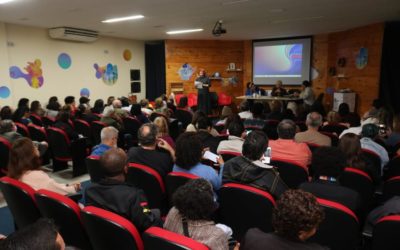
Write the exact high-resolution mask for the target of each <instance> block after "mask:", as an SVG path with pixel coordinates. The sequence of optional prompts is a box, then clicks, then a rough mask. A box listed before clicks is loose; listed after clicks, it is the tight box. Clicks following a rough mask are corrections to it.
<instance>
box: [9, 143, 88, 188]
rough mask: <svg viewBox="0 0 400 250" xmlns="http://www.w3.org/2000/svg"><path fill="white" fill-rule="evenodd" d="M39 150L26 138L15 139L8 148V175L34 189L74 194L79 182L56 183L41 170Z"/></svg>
mask: <svg viewBox="0 0 400 250" xmlns="http://www.w3.org/2000/svg"><path fill="white" fill-rule="evenodd" d="M40 163H41V162H40V158H39V151H38V149H37V147H35V145H34V144H33V142H32V141H31V140H30V139H28V138H25V137H24V138H20V139H18V140H16V141H15V142H14V143H13V145H12V147H11V150H10V159H9V165H8V176H10V177H11V178H13V179H16V180H19V181H21V182H24V183H26V184H28V185H29V186H31V187H32V188H33V189H35V190H39V189H46V190H50V191H53V192H56V193H59V194H62V195H66V194H75V193H76V192H78V191H79V190H80V189H81V185H80V183H74V184H72V185H68V184H60V183H57V182H56V181H55V180H54V179H52V178H50V177H49V176H48V175H47V174H46V173H45V172H44V171H43V170H41V165H40Z"/></svg>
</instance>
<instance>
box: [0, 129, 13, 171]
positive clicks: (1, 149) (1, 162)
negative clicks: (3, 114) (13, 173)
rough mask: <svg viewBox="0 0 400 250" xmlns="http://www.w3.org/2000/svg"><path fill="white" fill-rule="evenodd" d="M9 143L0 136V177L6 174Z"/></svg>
mask: <svg viewBox="0 0 400 250" xmlns="http://www.w3.org/2000/svg"><path fill="white" fill-rule="evenodd" d="M10 149H11V143H10V142H9V141H8V140H7V139H5V138H3V137H1V136H0V176H2V175H6V174H7V166H8V157H9V153H10Z"/></svg>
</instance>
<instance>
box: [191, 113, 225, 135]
mask: <svg viewBox="0 0 400 250" xmlns="http://www.w3.org/2000/svg"><path fill="white" fill-rule="evenodd" d="M200 117H207V115H206V114H205V113H204V112H203V111H201V110H198V111H196V112H195V113H194V114H193V118H192V123H190V124H189V125H188V126H187V127H186V132H197V129H198V128H197V121H198V120H199V118H200ZM210 134H211V135H213V136H218V135H219V133H218V131H217V130H215V128H211V131H210Z"/></svg>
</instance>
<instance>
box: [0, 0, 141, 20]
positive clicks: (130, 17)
mask: <svg viewBox="0 0 400 250" xmlns="http://www.w3.org/2000/svg"><path fill="white" fill-rule="evenodd" d="M0 1H1V0H0ZM143 17H144V16H143V15H135V16H126V17H117V18H111V19H107V20H103V21H101V22H102V23H116V22H123V21H129V20H135V19H141V18H143Z"/></svg>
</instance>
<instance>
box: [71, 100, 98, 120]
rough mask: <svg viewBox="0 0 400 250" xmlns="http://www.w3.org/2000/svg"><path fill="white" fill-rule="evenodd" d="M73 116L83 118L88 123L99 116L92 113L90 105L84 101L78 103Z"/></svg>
mask: <svg viewBox="0 0 400 250" xmlns="http://www.w3.org/2000/svg"><path fill="white" fill-rule="evenodd" d="M75 118H77V119H81V120H84V121H86V122H88V123H89V124H92V122H94V121H98V120H99V117H97V116H95V115H93V113H92V111H91V110H90V106H89V105H88V104H86V103H83V104H79V106H78V110H77V111H76V113H75Z"/></svg>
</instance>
